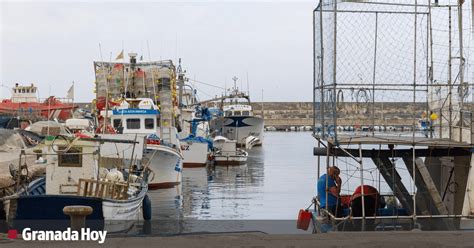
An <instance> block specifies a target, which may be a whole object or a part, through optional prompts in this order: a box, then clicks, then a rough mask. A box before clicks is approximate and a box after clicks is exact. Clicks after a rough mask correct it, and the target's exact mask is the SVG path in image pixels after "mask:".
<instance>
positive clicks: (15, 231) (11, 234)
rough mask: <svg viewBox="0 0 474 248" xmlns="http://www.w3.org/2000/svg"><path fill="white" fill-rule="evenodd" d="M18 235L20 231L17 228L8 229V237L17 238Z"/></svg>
mask: <svg viewBox="0 0 474 248" xmlns="http://www.w3.org/2000/svg"><path fill="white" fill-rule="evenodd" d="M17 235H18V231H17V230H15V229H11V230H8V238H9V239H16V236H17Z"/></svg>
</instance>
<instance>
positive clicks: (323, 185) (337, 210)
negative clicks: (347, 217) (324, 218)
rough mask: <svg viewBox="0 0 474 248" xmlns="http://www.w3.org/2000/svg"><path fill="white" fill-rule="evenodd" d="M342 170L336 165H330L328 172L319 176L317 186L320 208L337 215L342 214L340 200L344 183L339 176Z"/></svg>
mask: <svg viewBox="0 0 474 248" xmlns="http://www.w3.org/2000/svg"><path fill="white" fill-rule="evenodd" d="M340 172H341V171H340V170H339V168H337V167H336V166H331V167H329V168H328V170H327V173H326V174H324V175H322V176H321V177H320V178H319V180H318V186H317V188H318V197H319V202H320V204H321V205H320V208H324V209H327V210H328V211H329V212H331V213H332V214H333V215H334V216H336V217H340V216H341V210H342V207H341V206H340V201H339V193H340V192H341V185H342V180H341V178H340V177H339V174H340ZM326 196H327V198H326Z"/></svg>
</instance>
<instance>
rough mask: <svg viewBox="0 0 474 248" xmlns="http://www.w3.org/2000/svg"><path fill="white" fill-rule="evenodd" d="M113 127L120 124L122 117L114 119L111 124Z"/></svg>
mask: <svg viewBox="0 0 474 248" xmlns="http://www.w3.org/2000/svg"><path fill="white" fill-rule="evenodd" d="M112 125H113V126H114V128H118V127H121V126H122V119H114V120H113V124H112Z"/></svg>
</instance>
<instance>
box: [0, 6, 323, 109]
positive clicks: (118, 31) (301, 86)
mask: <svg viewBox="0 0 474 248" xmlns="http://www.w3.org/2000/svg"><path fill="white" fill-rule="evenodd" d="M315 2H316V1H302V0H300V1H278V2H270V1H256V0H255V1H212V2H211V1H168V2H164V1H145V2H137V1H133V2H132V1H129V2H125V1H122V2H111V1H105V2H99V1H94V2H92V1H81V2H74V1H67V2H66V1H50V2H48V1H34V2H25V1H3V0H0V10H1V19H0V28H1V30H0V36H1V39H0V41H1V46H0V93H1V94H0V98H9V97H10V91H9V88H11V87H12V86H13V85H14V84H15V83H20V84H30V83H35V84H36V85H38V86H39V94H40V97H41V98H45V97H47V96H48V95H56V96H58V97H64V96H66V92H67V90H68V89H69V87H70V86H71V84H72V82H73V81H74V82H75V101H76V102H90V101H91V100H92V99H93V98H94V93H93V87H94V84H93V82H94V71H93V61H97V60H104V61H110V60H112V61H113V60H114V59H115V57H116V56H117V55H118V54H119V53H120V51H121V50H122V49H124V51H125V54H128V53H129V52H136V53H138V54H139V56H141V55H143V57H144V60H145V61H147V60H160V59H172V60H174V61H175V63H176V62H177V58H181V59H182V66H183V68H184V69H185V70H186V71H187V73H186V75H187V77H188V78H190V79H192V80H197V81H200V82H205V83H208V84H213V85H216V86H219V87H221V88H223V87H226V88H230V87H231V86H232V84H233V83H232V79H231V78H232V77H234V76H237V77H238V78H239V80H238V81H237V85H238V86H239V87H242V88H243V89H244V90H247V82H248V85H249V87H250V97H251V99H252V100H253V101H261V100H262V95H263V100H264V101H295V102H296V101H311V100H312V93H311V88H312V73H313V71H312V10H313V9H314V8H315V7H316V6H315ZM99 44H100V46H99ZM247 75H248V77H247ZM247 78H248V81H247ZM191 82H192V81H191ZM194 86H195V88H196V89H197V90H198V95H199V98H200V99H201V100H204V99H209V98H211V97H213V96H215V95H221V94H222V92H223V90H222V89H220V88H216V87H210V86H207V85H204V84H200V83H194ZM262 92H263V94H262Z"/></svg>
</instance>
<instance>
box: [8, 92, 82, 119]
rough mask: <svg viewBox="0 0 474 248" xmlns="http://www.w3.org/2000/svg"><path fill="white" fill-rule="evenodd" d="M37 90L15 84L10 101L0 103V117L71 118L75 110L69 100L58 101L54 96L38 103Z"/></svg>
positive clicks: (74, 106)
mask: <svg viewBox="0 0 474 248" xmlns="http://www.w3.org/2000/svg"><path fill="white" fill-rule="evenodd" d="M37 93H38V88H37V87H36V86H35V85H34V84H31V85H26V86H22V85H19V84H15V87H13V88H12V96H11V98H10V99H4V100H2V101H1V102H0V115H3V116H15V117H19V118H22V119H27V120H41V119H48V120H51V119H58V120H60V121H64V120H66V119H68V118H71V116H72V113H73V112H74V110H75V109H76V108H77V106H76V105H74V104H73V103H72V101H71V99H70V98H63V99H58V98H56V97H54V96H50V97H48V98H47V99H46V100H44V101H40V100H39V99H38V97H37Z"/></svg>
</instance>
